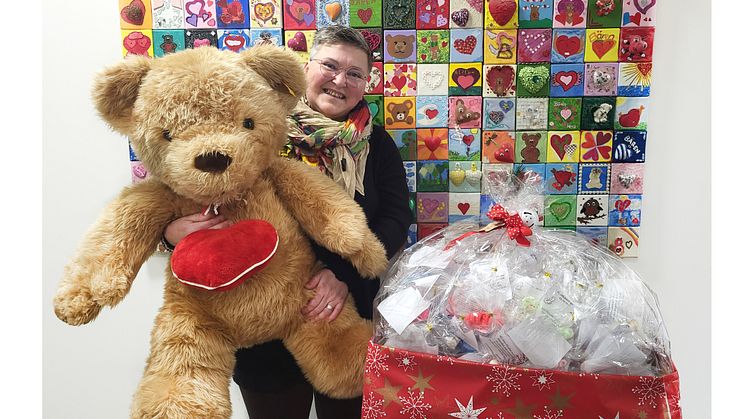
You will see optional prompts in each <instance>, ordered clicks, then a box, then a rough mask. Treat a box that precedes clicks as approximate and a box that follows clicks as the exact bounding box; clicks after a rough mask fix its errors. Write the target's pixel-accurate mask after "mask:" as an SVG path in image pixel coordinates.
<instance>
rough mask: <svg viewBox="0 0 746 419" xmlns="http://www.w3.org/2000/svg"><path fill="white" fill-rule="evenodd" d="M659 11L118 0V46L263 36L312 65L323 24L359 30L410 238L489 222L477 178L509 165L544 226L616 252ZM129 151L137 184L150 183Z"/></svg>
mask: <svg viewBox="0 0 746 419" xmlns="http://www.w3.org/2000/svg"><path fill="white" fill-rule="evenodd" d="M656 6H657V0H590V1H589V0H412V1H400V0H119V8H120V29H121V40H122V42H121V48H122V54H123V55H124V56H127V55H133V54H136V55H148V56H151V57H159V56H163V55H165V54H169V53H172V52H175V51H179V50H181V49H184V48H196V47H202V46H211V47H215V48H221V49H228V50H232V51H241V50H243V49H246V48H249V47H251V46H252V45H256V44H260V43H273V44H276V45H285V46H287V47H288V48H291V49H293V50H294V51H296V52H297V53H298V57H299V59H301V60H307V59H308V53H309V50H310V48H311V45H312V43H313V37H314V33H315V31H316V30H317V29H318V28H321V27H324V26H327V25H346V26H351V27H353V28H356V29H357V30H359V31H360V33H361V34H362V35H363V37H364V38H365V40H366V41H367V42H368V44H369V46H370V47H371V50H372V51H373V58H374V61H375V64H374V69H373V71H372V74H371V78H370V80H369V82H368V83H367V85H366V100H367V101H368V103H369V105H370V108H371V112H372V113H373V114H374V121H375V123H378V124H380V125H383V126H384V127H385V128H386V130H387V131H388V132H389V133H390V134H391V137H392V138H393V139H394V141H395V142H396V144H397V146H398V147H399V148H400V151H401V156H402V158H403V160H404V164H405V166H406V167H408V168H410V169H409V170H408V174H409V176H410V177H411V178H412V179H410V180H411V181H410V182H409V187H410V192H411V194H412V201H413V202H414V203H419V204H417V205H413V207H414V208H413V210H414V211H415V213H416V214H415V215H417V216H416V220H417V224H414V225H412V226H411V227H410V232H411V238H410V241H409V243H410V244H411V243H413V242H415V241H416V240H417V239H420V238H422V237H423V235H426V234H430V233H432V232H434V231H437V229H439V228H442V227H443V226H445V225H447V223H448V221H449V220H450V221H453V222H455V221H464V220H465V221H467V222H473V223H475V224H485V223H487V222H489V219H488V218H487V217H486V213H487V211H488V210H489V208H490V206H491V201H490V197H489V196H488V195H487V193H486V188H485V187H484V182H483V179H484V177H485V176H486V175H485V174H487V173H490V174H493V175H494V174H500V173H508V172H512V173H514V174H516V175H518V176H519V177H522V178H524V179H526V180H530V181H532V182H540V183H541V185H540V187H541V189H542V190H543V191H544V193H545V205H544V209H543V211H544V214H543V216H544V218H543V219H544V221H543V222H544V226H545V227H547V228H556V229H569V230H575V231H577V232H578V233H579V234H583V235H585V236H587V237H588V238H589V240H591V241H593V242H594V243H598V244H599V245H602V246H604V247H607V248H609V249H610V250H611V251H613V252H615V253H616V254H618V255H619V256H622V257H635V256H637V251H638V244H639V242H638V238H639V231H638V230H639V225H640V220H641V219H642V217H641V212H642V196H643V191H642V184H643V174H644V170H643V169H644V162H645V146H646V143H647V127H648V114H649V106H648V98H649V95H650V85H651V77H652V66H653V45H654V34H655V28H654V26H655V11H656ZM130 160H131V161H132V176H133V181H140V180H142V179H145V178H147V176H148V174H147V169H146V168H144V167H143V166H142V165H141V164H139V162H138V161H137V157H136V156H134V154H132V153H131V155H130ZM498 178H499V176H498ZM620 197H622V198H623V199H622V198H620ZM436 200H437V202H438V205H437V206H435V207H433V205H430V204H432V203H433V202H436ZM627 202H630V204H627ZM423 203H424V204H423ZM431 207H432V208H431ZM433 208H437V209H438V212H437V214H438V216H437V217H435V216H433V214H435V212H434V211H433ZM417 211H424V212H423V213H422V214H418V213H417ZM418 235H419V236H418ZM620 243H621V245H620Z"/></svg>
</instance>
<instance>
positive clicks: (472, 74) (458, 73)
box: [451, 68, 479, 90]
mask: <svg viewBox="0 0 746 419" xmlns="http://www.w3.org/2000/svg"><path fill="white" fill-rule="evenodd" d="M451 79H452V80H453V81H454V82H456V84H457V85H458V86H459V87H460V88H462V89H464V90H466V89H468V88H470V87H472V86H474V84H476V82H477V81H479V70H477V69H476V68H457V69H455V70H453V74H451Z"/></svg>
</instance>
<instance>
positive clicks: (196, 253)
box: [171, 220, 279, 291]
mask: <svg viewBox="0 0 746 419" xmlns="http://www.w3.org/2000/svg"><path fill="white" fill-rule="evenodd" d="M278 244H279V238H278V236H277V231H276V230H275V228H274V227H273V226H272V225H271V224H269V223H268V222H266V221H262V220H246V221H241V222H239V223H236V224H234V225H232V226H230V227H228V228H223V229H220V230H200V231H196V232H194V233H192V234H189V235H188V236H186V237H184V238H183V239H182V240H181V241H180V242H179V244H177V245H176V249H175V250H174V253H173V255H172V256H171V269H172V271H173V274H174V276H175V277H176V279H177V280H179V281H180V282H182V283H184V284H186V285H190V286H193V287H197V288H201V289H204V290H215V291H225V290H229V289H231V288H235V287H237V286H239V285H240V284H241V283H243V281H245V280H246V279H248V278H249V277H251V276H252V275H254V274H256V273H257V272H259V271H261V270H262V269H264V267H265V266H267V264H268V263H269V261H270V260H271V259H272V257H273V256H274V255H275V252H277V246H278Z"/></svg>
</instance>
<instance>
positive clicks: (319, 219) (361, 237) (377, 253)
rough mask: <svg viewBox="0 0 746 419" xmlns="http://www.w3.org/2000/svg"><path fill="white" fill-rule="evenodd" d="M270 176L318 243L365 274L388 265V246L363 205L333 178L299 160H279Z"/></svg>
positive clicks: (301, 222)
mask: <svg viewBox="0 0 746 419" xmlns="http://www.w3.org/2000/svg"><path fill="white" fill-rule="evenodd" d="M278 163H279V164H277V165H273V166H272V167H271V169H270V171H271V172H273V173H271V174H270V176H271V179H272V181H273V183H274V185H275V189H276V191H277V194H278V195H279V197H280V199H281V200H282V202H283V203H284V204H285V207H286V208H287V209H288V210H289V211H290V213H291V214H292V215H293V217H294V218H295V219H296V220H298V221H299V222H300V225H301V228H303V230H304V231H305V232H306V234H307V235H308V236H309V237H310V238H311V239H312V240H313V241H315V242H316V243H318V244H319V245H321V246H323V247H325V248H327V249H329V250H330V251H332V252H334V253H336V254H338V255H340V256H342V257H343V258H345V259H347V260H349V261H350V262H351V263H352V265H353V266H355V268H356V269H357V270H358V272H360V274H361V275H362V276H364V277H369V278H374V277H376V276H378V275H379V274H381V273H383V271H384V270H385V269H386V267H387V266H388V260H387V259H386V250H385V249H384V247H383V245H382V244H381V242H380V241H379V240H378V238H377V237H376V236H375V234H373V232H371V231H370V229H369V228H368V224H367V221H366V218H365V213H363V210H362V208H360V206H359V205H358V204H357V203H356V202H355V201H354V200H352V198H350V197H349V196H348V195H347V194H346V193H345V192H344V191H343V190H342V188H340V187H339V186H338V185H337V184H336V183H335V182H334V181H333V180H331V179H329V178H328V177H327V176H325V175H323V174H322V173H321V172H319V170H318V169H316V168H312V167H310V166H308V165H307V164H305V163H302V162H300V161H297V160H284V159H282V160H280V161H279V162H278Z"/></svg>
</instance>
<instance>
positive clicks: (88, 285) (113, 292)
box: [54, 181, 177, 325]
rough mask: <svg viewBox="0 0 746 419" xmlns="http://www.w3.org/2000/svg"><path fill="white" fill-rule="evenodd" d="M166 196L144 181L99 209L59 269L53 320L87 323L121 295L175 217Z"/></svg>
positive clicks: (161, 189)
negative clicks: (99, 213)
mask: <svg viewBox="0 0 746 419" xmlns="http://www.w3.org/2000/svg"><path fill="white" fill-rule="evenodd" d="M170 195H173V192H171V191H170V190H169V189H168V188H166V187H165V186H164V185H163V184H161V183H160V182H157V181H145V182H142V183H139V184H137V185H134V186H131V187H128V188H126V189H125V190H124V191H122V192H121V193H120V194H119V196H118V197H117V198H116V199H114V201H113V202H111V203H110V204H109V205H108V206H107V207H106V208H105V209H104V212H103V213H102V214H101V216H100V217H99V219H98V220H97V221H96V223H95V224H94V225H93V226H92V227H91V228H90V230H89V231H88V233H87V234H86V236H85V238H84V239H83V242H82V244H81V246H80V248H79V250H78V253H77V255H76V256H75V258H74V259H73V260H72V261H71V262H70V263H69V264H68V265H67V266H66V267H65V271H64V273H63V277H62V280H61V282H60V286H59V289H58V291H57V295H56V296H55V299H54V306H55V313H56V314H57V317H59V318H60V319H61V320H63V321H64V322H66V323H69V324H73V325H79V324H84V323H88V322H90V321H91V320H93V319H94V318H95V317H96V316H97V315H98V313H99V311H100V310H101V307H103V306H114V305H116V304H117V303H119V302H120V301H121V300H122V299H123V298H124V297H125V296H126V295H127V293H128V292H129V289H130V286H131V285H132V281H133V280H134V279H135V276H136V275H137V272H138V271H139V270H140V267H141V266H142V264H143V263H144V262H145V260H147V258H148V257H150V255H151V254H152V253H153V250H154V249H155V248H156V245H157V243H158V241H159V239H160V236H161V233H162V231H163V228H164V227H165V225H166V224H167V223H168V222H169V221H170V220H171V219H173V218H174V216H175V211H174V207H173V205H174V203H175V202H176V201H177V199H176V198H175V197H172V196H170Z"/></svg>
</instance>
